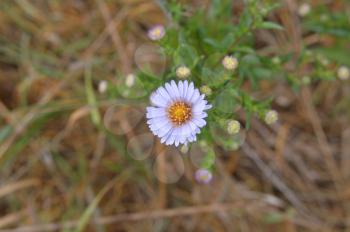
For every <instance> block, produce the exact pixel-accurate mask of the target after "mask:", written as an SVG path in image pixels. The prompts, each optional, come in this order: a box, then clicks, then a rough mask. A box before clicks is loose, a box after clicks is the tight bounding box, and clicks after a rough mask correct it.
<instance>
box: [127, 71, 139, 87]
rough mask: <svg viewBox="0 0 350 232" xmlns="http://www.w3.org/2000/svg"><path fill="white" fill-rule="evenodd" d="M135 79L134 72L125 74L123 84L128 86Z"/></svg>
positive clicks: (132, 83)
mask: <svg viewBox="0 0 350 232" xmlns="http://www.w3.org/2000/svg"><path fill="white" fill-rule="evenodd" d="M135 79H136V77H135V75H134V74H129V75H127V76H126V78H125V85H126V86H127V87H129V88H130V87H132V86H133V85H134V84H135Z"/></svg>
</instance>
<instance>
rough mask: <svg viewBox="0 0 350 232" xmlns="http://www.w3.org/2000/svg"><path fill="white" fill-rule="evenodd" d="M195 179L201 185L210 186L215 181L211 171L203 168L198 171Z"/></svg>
mask: <svg viewBox="0 0 350 232" xmlns="http://www.w3.org/2000/svg"><path fill="white" fill-rule="evenodd" d="M194 178H195V179H196V181H197V182H198V183H200V184H209V183H210V181H211V180H212V179H213V174H212V173H211V172H210V171H209V170H207V169H204V168H201V169H198V170H197V171H196V173H195V175H194Z"/></svg>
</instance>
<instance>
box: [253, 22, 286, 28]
mask: <svg viewBox="0 0 350 232" xmlns="http://www.w3.org/2000/svg"><path fill="white" fill-rule="evenodd" d="M258 28H261V29H275V30H284V28H283V27H282V26H281V25H279V24H277V23H275V22H267V21H266V22H262V23H261V24H260V25H259V26H258Z"/></svg>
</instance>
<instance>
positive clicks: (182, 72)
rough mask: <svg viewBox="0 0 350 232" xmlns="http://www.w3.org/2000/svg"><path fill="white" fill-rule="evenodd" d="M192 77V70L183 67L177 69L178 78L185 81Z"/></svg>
mask: <svg viewBox="0 0 350 232" xmlns="http://www.w3.org/2000/svg"><path fill="white" fill-rule="evenodd" d="M190 75H191V70H190V69H189V68H187V67H186V66H184V65H182V66H180V67H178V68H177V69H176V76H177V77H178V78H181V79H185V78H187V77H189V76H190Z"/></svg>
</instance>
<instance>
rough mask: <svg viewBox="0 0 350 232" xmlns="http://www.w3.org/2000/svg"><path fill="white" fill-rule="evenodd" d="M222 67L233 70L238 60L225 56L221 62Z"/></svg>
mask: <svg viewBox="0 0 350 232" xmlns="http://www.w3.org/2000/svg"><path fill="white" fill-rule="evenodd" d="M222 65H223V66H224V68H225V69H227V70H234V69H236V68H237V66H238V60H237V58H236V57H233V56H225V57H224V59H223V60H222Z"/></svg>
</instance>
